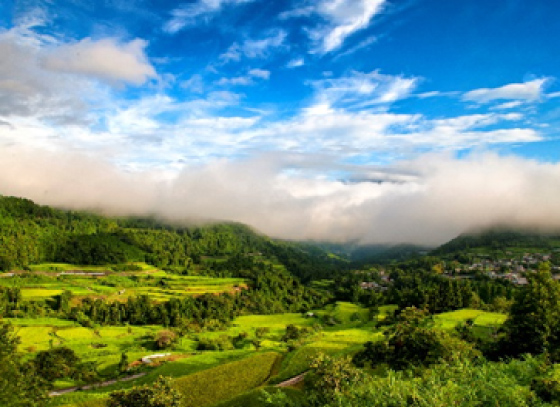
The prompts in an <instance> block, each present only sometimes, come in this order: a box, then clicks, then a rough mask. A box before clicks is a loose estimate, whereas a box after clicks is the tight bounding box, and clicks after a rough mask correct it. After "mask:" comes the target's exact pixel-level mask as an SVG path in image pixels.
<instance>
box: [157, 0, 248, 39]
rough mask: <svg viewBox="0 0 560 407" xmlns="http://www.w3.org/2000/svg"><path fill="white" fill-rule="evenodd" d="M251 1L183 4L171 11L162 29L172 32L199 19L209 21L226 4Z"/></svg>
mask: <svg viewBox="0 0 560 407" xmlns="http://www.w3.org/2000/svg"><path fill="white" fill-rule="evenodd" d="M252 1H254V0H198V1H195V2H193V3H187V4H183V5H181V6H179V7H178V8H176V9H174V10H173V11H171V16H172V17H171V19H169V20H168V21H167V22H166V23H165V24H164V26H163V30H164V31H165V32H167V33H169V34H174V33H176V32H179V31H181V30H182V29H184V28H185V27H188V26H192V25H196V24H199V23H200V22H201V21H204V22H208V21H210V19H212V18H213V17H214V16H215V15H217V14H219V13H220V12H221V11H222V9H223V8H224V7H226V6H236V5H240V4H243V3H250V2H252Z"/></svg>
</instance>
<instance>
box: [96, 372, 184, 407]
mask: <svg viewBox="0 0 560 407" xmlns="http://www.w3.org/2000/svg"><path fill="white" fill-rule="evenodd" d="M181 399H182V397H181V393H180V392H179V391H177V390H176V389H174V388H173V387H172V384H171V381H170V380H169V379H167V378H165V377H163V376H160V377H159V379H158V380H157V381H156V382H155V383H152V384H148V385H145V386H142V387H134V388H133V389H132V390H128V391H116V392H113V393H111V395H110V396H109V401H108V403H107V406H108V407H180V406H181Z"/></svg>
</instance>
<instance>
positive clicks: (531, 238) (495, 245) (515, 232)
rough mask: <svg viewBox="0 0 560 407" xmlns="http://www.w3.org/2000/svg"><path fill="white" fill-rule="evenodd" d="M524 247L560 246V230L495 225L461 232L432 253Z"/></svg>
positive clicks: (548, 247)
mask: <svg viewBox="0 0 560 407" xmlns="http://www.w3.org/2000/svg"><path fill="white" fill-rule="evenodd" d="M523 247H526V248H533V249H539V248H540V249H542V250H551V249H554V248H557V247H560V231H558V232H541V231H538V230H535V229H521V228H508V227H505V226H500V227H494V228H489V229H486V230H483V231H479V232H471V233H464V234H461V235H459V236H457V237H456V238H454V239H452V240H450V241H449V242H447V243H445V244H443V245H441V246H439V247H438V248H436V249H434V250H432V251H431V253H430V254H432V255H435V256H441V255H446V254H453V253H457V252H462V251H467V250H470V249H475V248H486V249H491V250H505V249H507V248H523Z"/></svg>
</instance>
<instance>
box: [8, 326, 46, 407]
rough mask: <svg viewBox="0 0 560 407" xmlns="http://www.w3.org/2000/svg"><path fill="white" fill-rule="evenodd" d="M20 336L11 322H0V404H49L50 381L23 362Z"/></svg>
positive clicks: (11, 406)
mask: <svg viewBox="0 0 560 407" xmlns="http://www.w3.org/2000/svg"><path fill="white" fill-rule="evenodd" d="M18 343H19V338H18V337H17V336H15V335H14V334H13V332H12V327H11V326H10V325H9V324H6V323H1V322H0V405H1V406H4V407H35V406H36V407H40V406H43V405H45V403H46V401H47V399H48V394H47V383H46V381H45V380H43V379H42V378H41V377H40V376H38V375H37V374H36V372H35V370H34V366H33V365H32V364H29V363H23V362H22V361H21V357H20V355H19V354H18V353H17V345H18Z"/></svg>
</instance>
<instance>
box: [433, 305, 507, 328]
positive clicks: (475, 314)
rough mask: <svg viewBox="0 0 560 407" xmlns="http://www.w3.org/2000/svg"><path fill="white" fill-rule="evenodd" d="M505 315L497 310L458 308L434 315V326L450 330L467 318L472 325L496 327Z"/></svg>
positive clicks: (501, 322)
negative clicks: (470, 320)
mask: <svg viewBox="0 0 560 407" xmlns="http://www.w3.org/2000/svg"><path fill="white" fill-rule="evenodd" d="M506 318H507V315H505V314H500V313H497V312H487V311H482V310H476V309H468V308H467V309H460V310H457V311H451V312H444V313H442V314H438V315H435V316H434V320H435V322H436V326H437V327H440V328H442V329H446V330H450V329H453V328H454V327H455V326H457V325H458V324H460V323H462V322H466V321H467V320H468V319H472V320H473V321H474V326H481V327H497V326H500V325H501V324H503V323H504V322H505V320H506Z"/></svg>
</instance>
